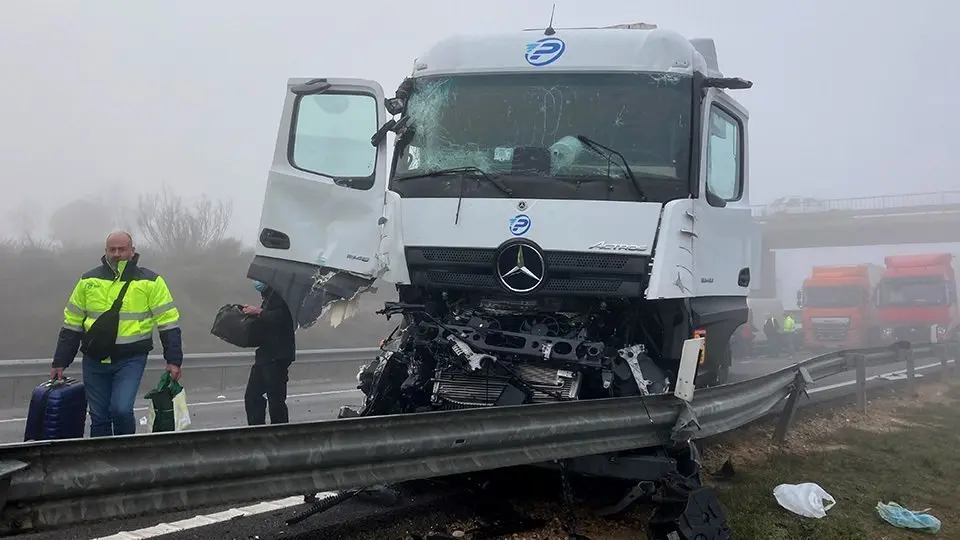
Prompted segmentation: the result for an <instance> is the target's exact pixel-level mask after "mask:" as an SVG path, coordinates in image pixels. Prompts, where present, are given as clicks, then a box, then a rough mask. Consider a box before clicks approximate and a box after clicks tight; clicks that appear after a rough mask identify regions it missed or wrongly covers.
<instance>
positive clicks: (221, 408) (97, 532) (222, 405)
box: [0, 354, 929, 540]
mask: <svg viewBox="0 0 960 540" xmlns="http://www.w3.org/2000/svg"><path fill="white" fill-rule="evenodd" d="M805 358H807V356H806V355H803V354H798V355H797V356H795V357H792V358H788V357H781V358H769V357H761V358H751V359H743V360H739V361H736V362H734V365H733V367H732V369H731V378H732V380H733V381H740V380H745V379H749V378H752V377H756V376H759V375H763V374H765V373H769V372H771V371H774V370H778V369H781V368H783V367H786V366H789V365H791V364H794V363H796V362H799V361H801V360H803V359H805ZM924 363H929V362H927V361H920V362H918V365H922V364H924ZM901 369H905V365H902V364H889V365H886V366H879V367H875V368H872V369H869V370H868V373H867V375H868V376H870V375H878V374H883V373H889V372H892V371H897V370H901ZM853 378H854V374H853V373H852V372H850V373H845V374H841V375H838V376H835V377H831V378H829V379H825V380H823V381H820V382H819V383H818V384H817V385H816V386H815V387H813V388H811V390H815V389H821V388H822V389H823V390H826V392H822V393H823V394H825V395H826V394H829V393H835V392H837V391H840V389H839V388H835V385H842V384H843V383H844V382H847V381H850V380H852V379H853ZM354 385H355V383H353V382H350V383H343V384H341V385H337V384H324V385H305V384H295V385H291V387H290V391H289V395H290V397H289V399H288V404H289V406H290V415H291V420H292V421H295V422H296V421H316V420H324V419H330V418H335V417H336V415H337V411H338V410H339V408H340V406H341V405H351V406H357V405H359V403H360V400H361V394H360V392H359V391H358V390H356V389H355V388H354ZM189 403H190V407H191V417H192V420H193V427H194V428H199V429H204V428H215V427H230V426H242V425H244V424H245V414H244V408H243V395H242V393H240V392H232V393H228V394H226V395H222V396H218V395H210V394H200V395H197V396H189ZM145 405H146V403H145V401H144V400H140V403H138V408H137V416H138V418H140V417H144V416H145V415H146V408H145ZM23 415H24V411H23V410H12V411H10V410H8V411H0V443H14V442H19V441H20V440H22V436H23ZM140 429H141V430H143V429H144V428H143V427H141V428H140ZM416 498H417V497H410V498H409V499H407V502H411V503H412V502H413V501H414V500H415V499H416ZM405 499H406V497H405ZM301 501H302V499H299V498H296V497H294V498H290V499H287V500H286V501H283V502H280V503H279V504H277V505H273V503H277V501H272V502H271V503H270V504H267V503H260V504H259V505H253V506H252V507H247V508H244V509H241V510H240V511H238V510H237V509H230V508H227V507H224V508H213V509H204V510H203V511H202V512H197V511H194V512H179V513H176V514H169V515H165V516H153V517H148V518H139V519H134V520H124V521H117V522H112V523H101V524H95V525H91V526H89V527H77V528H72V529H70V530H69V531H52V532H50V533H41V534H30V535H26V536H25V537H22V538H24V540H53V539H57V540H68V539H76V540H80V539H85V540H90V539H93V538H104V539H106V538H110V540H114V539H118V540H119V539H120V538H138V537H141V536H110V535H114V534H117V533H120V532H121V531H138V530H142V529H144V528H152V527H158V529H156V530H155V531H151V532H153V534H150V535H146V534H144V535H143V536H142V537H154V538H156V537H157V536H156V534H157V533H159V532H161V531H162V530H167V531H171V533H172V534H165V535H162V538H170V539H180V538H185V539H187V538H189V539H198V540H199V539H214V538H215V539H217V540H226V539H230V538H244V539H246V538H254V537H259V538H262V539H264V540H265V539H266V538H273V537H275V535H278V536H279V537H281V538H290V537H291V536H296V533H302V532H303V531H304V529H307V530H309V526H308V525H307V523H304V524H303V525H304V526H306V527H303V526H298V527H285V526H284V525H283V523H282V519H280V517H281V516H283V517H289V516H290V515H291V511H292V510H293V508H291V507H293V506H297V507H298V508H305V507H303V506H302V503H301ZM356 504H357V503H351V504H347V503H344V505H342V510H340V511H338V512H335V513H331V514H327V516H325V517H324V518H323V519H321V520H320V521H321V522H323V521H326V520H328V519H332V518H334V516H335V515H336V516H337V517H339V518H340V519H344V518H347V517H348V516H349V517H351V518H355V517H356V516H355V515H354V514H355V513H356V512H360V513H364V509H363V508H356V509H354V508H353V507H354V506H356ZM251 508H252V509H251ZM216 512H232V513H233V514H232V515H234V516H235V517H238V518H240V519H233V520H226V521H223V522H220V523H217V522H218V521H221V519H210V518H208V517H206V516H210V515H211V514H213V513H216ZM241 512H245V513H248V514H255V515H249V517H242V518H241V517H240V516H241V515H242V514H241ZM341 512H343V514H344V515H340V514H341ZM174 522H176V526H177V527H185V524H188V523H189V524H193V526H194V527H195V528H191V529H190V530H189V531H181V532H176V533H173V532H172V531H174V530H176V529H172V528H170V527H169V526H168V525H167V526H164V524H171V523H174ZM309 522H313V526H314V527H316V526H317V525H319V523H317V522H316V521H314V520H309V521H308V523H309ZM251 529H255V530H256V534H253V535H252V536H251V533H253V532H254V531H252V530H251ZM281 531H285V533H286V534H284V532H281ZM138 532H139V531H138ZM291 533H293V534H291Z"/></svg>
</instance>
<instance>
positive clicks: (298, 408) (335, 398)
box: [0, 382, 363, 444]
mask: <svg viewBox="0 0 960 540" xmlns="http://www.w3.org/2000/svg"><path fill="white" fill-rule="evenodd" d="M189 392H190V390H189V388H188V389H187V404H188V406H189V407H190V420H191V423H192V425H191V426H190V427H191V429H210V428H220V427H236V426H244V425H246V423H247V420H246V413H245V412H244V408H243V392H242V391H240V390H237V391H233V392H227V393H226V394H221V395H218V394H217V393H201V394H197V395H193V394H190V393H189ZM287 394H288V396H289V397H288V398H287V405H288V406H289V408H290V420H291V421H292V422H308V421H315V420H326V419H331V418H336V416H337V412H338V411H339V410H340V406H341V405H351V406H354V407H356V406H359V405H360V403H361V400H362V397H363V395H362V394H361V393H360V391H359V390H357V389H356V383H355V382H354V383H352V384H350V383H343V384H332V383H324V384H310V385H307V384H297V385H291V386H290V387H289V389H288V391H287ZM147 405H148V404H147V401H146V400H144V399H140V400H138V402H137V407H136V409H135V411H134V412H135V414H136V416H137V420H138V421H140V420H141V419H142V421H143V422H144V423H145V422H146V415H147ZM25 416H26V407H24V408H23V409H14V410H10V409H7V410H2V411H0V444H6V443H16V442H21V441H22V440H23V429H24V421H25V418H24V417H25ZM138 423H139V422H138ZM89 431H90V426H89V420H88V422H87V435H89ZM138 431H139V432H141V433H145V432H146V428H145V427H144V426H143V425H139V426H138Z"/></svg>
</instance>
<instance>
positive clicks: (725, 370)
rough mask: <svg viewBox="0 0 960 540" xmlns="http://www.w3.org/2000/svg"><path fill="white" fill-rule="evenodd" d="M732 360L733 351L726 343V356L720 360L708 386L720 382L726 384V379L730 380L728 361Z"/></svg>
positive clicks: (716, 384) (717, 384) (719, 383)
mask: <svg viewBox="0 0 960 540" xmlns="http://www.w3.org/2000/svg"><path fill="white" fill-rule="evenodd" d="M732 360H733V351H732V349H731V348H730V345H727V350H726V357H725V358H723V359H722V360H721V361H720V365H719V366H717V371H716V372H715V374H714V377H713V382H712V384H710V386H719V385H721V384H727V381H729V380H730V363H731V361H732Z"/></svg>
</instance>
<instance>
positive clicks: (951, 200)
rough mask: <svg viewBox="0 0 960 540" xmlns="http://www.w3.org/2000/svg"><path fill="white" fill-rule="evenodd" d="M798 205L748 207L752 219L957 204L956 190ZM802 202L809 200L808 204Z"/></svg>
mask: <svg viewBox="0 0 960 540" xmlns="http://www.w3.org/2000/svg"><path fill="white" fill-rule="evenodd" d="M798 199H801V200H800V202H799V204H784V205H780V204H776V203H774V204H765V205H754V206H751V207H750V208H751V210H753V215H754V216H756V217H765V216H774V215H778V214H810V213H819V212H830V211H848V212H851V211H852V212H855V211H865V210H894V209H908V208H911V207H934V206H951V205H960V191H956V190H955V191H942V192H931V193H909V194H905V195H881V196H876V197H853V198H847V199H827V200H818V199H814V198H812V197H807V198H800V197H798ZM803 199H812V201H811V202H810V203H807V202H805V201H804V200H803Z"/></svg>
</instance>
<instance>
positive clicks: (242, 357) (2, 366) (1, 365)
mask: <svg viewBox="0 0 960 540" xmlns="http://www.w3.org/2000/svg"><path fill="white" fill-rule="evenodd" d="M379 351H380V349H379V348H378V347H359V348H351V349H306V350H299V351H297V362H342V361H344V360H356V359H357V358H368V357H369V355H371V354H376V353H377V352H379ZM252 359H253V351H252V350H250V351H235V352H219V353H192V354H185V355H183V367H184V369H188V368H191V367H195V366H196V367H230V366H231V365H238V366H249V365H250V361H251V360H252ZM151 360H153V361H158V360H163V355H160V354H151V355H150V356H148V357H147V361H148V362H149V361H151ZM51 362H52V359H50V358H24V359H20V360H0V377H3V376H6V374H7V373H11V374H14V373H17V372H18V370H22V371H28V370H30V371H36V370H37V369H42V370H45V371H44V373H49V372H50V363H51Z"/></svg>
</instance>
